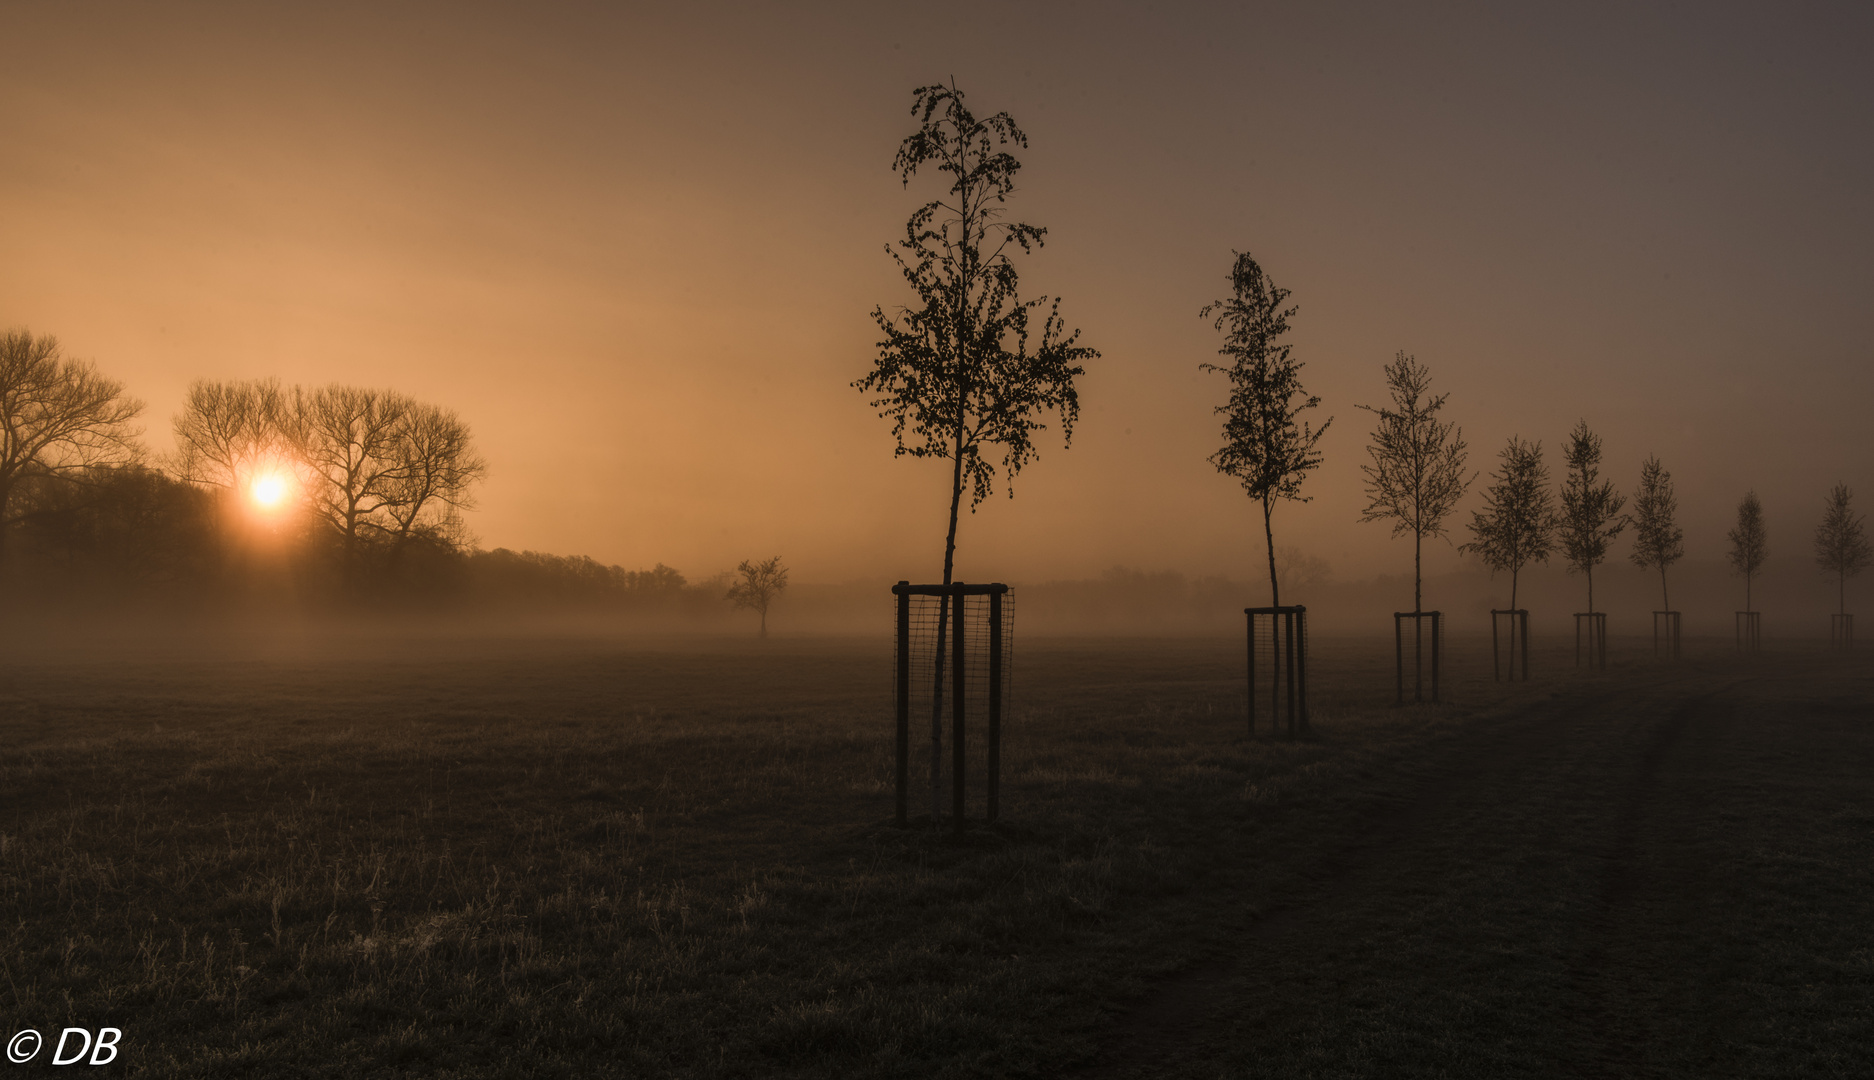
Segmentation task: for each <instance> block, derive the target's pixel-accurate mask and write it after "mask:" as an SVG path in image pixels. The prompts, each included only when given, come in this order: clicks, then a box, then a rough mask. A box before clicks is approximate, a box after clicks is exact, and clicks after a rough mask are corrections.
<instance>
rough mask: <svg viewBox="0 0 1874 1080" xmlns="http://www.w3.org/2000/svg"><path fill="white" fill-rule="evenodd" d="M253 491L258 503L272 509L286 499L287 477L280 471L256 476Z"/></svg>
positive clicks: (264, 507)
mask: <svg viewBox="0 0 1874 1080" xmlns="http://www.w3.org/2000/svg"><path fill="white" fill-rule="evenodd" d="M251 493H252V495H253V496H254V502H255V503H256V504H257V505H259V506H260V507H261V508H263V509H267V510H271V509H273V508H274V507H276V506H279V505H280V504H281V503H282V502H284V501H285V500H286V478H285V477H283V476H280V475H279V474H278V473H269V474H267V475H266V476H260V477H256V478H255V480H254V485H253V488H252V490H251Z"/></svg>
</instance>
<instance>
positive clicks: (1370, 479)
mask: <svg viewBox="0 0 1874 1080" xmlns="http://www.w3.org/2000/svg"><path fill="white" fill-rule="evenodd" d="M1385 372H1386V387H1387V389H1388V390H1390V391H1391V393H1392V405H1391V406H1390V407H1386V406H1381V407H1380V408H1374V407H1373V406H1371V405H1362V406H1360V408H1362V409H1365V410H1366V411H1367V412H1370V413H1373V414H1374V415H1376V416H1378V417H1379V425H1378V426H1377V427H1376V428H1374V430H1373V442H1372V444H1371V445H1370V446H1368V447H1367V451H1366V452H1367V456H1368V457H1369V458H1370V459H1371V460H1370V461H1369V462H1368V463H1367V464H1365V465H1362V466H1361V467H1360V469H1361V471H1362V472H1364V473H1366V477H1367V485H1366V488H1367V494H1368V495H1369V496H1370V497H1371V501H1370V502H1369V503H1368V504H1367V508H1366V510H1365V511H1364V512H1363V513H1362V514H1361V515H1360V520H1361V521H1385V520H1390V521H1391V522H1392V523H1393V527H1392V534H1393V535H1394V536H1400V535H1403V534H1405V533H1411V534H1412V610H1413V611H1422V610H1424V607H1425V605H1424V602H1423V590H1422V583H1423V580H1424V575H1423V572H1422V568H1423V565H1424V559H1423V556H1424V545H1425V538H1426V537H1427V536H1443V535H1444V531H1445V526H1444V521H1445V518H1446V517H1448V516H1449V515H1450V513H1451V511H1452V510H1454V509H1456V507H1457V504H1458V500H1459V499H1460V498H1462V497H1463V496H1464V491H1465V489H1466V488H1468V487H1470V484H1471V481H1472V480H1474V479H1476V474H1472V475H1470V476H1465V475H1464V461H1465V457H1466V450H1465V446H1464V435H1463V432H1462V431H1460V430H1459V429H1458V426H1457V425H1456V424H1454V423H1451V422H1448V421H1441V420H1439V419H1438V413H1439V410H1441V409H1443V408H1444V405H1445V398H1446V397H1448V396H1449V395H1447V394H1439V395H1437V396H1435V397H1434V396H1432V394H1431V384H1432V376H1431V372H1430V370H1428V369H1427V368H1426V367H1425V365H1423V364H1421V363H1419V362H1418V361H1417V360H1414V359H1413V358H1412V357H1410V356H1408V355H1407V354H1406V353H1405V352H1403V351H1401V352H1400V353H1399V355H1398V356H1397V357H1395V358H1394V359H1393V362H1392V363H1390V364H1387V365H1386V367H1385Z"/></svg>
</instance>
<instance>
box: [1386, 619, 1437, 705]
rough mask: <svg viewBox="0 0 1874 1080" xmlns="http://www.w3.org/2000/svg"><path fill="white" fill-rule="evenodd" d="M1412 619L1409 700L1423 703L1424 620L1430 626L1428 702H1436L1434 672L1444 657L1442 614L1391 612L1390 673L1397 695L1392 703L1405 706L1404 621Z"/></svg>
mask: <svg viewBox="0 0 1874 1080" xmlns="http://www.w3.org/2000/svg"><path fill="white" fill-rule="evenodd" d="M1407 619H1411V620H1412V700H1413V701H1424V700H1425V620H1427V619H1430V620H1431V624H1432V655H1431V669H1432V700H1433V701H1437V700H1438V673H1439V668H1440V667H1442V666H1443V665H1442V663H1441V658H1442V656H1443V654H1444V636H1445V634H1444V624H1445V615H1444V612H1442V611H1395V612H1393V613H1392V645H1393V673H1394V676H1395V679H1394V682H1395V686H1396V689H1397V694H1396V695H1395V698H1394V700H1395V701H1396V702H1397V703H1398V704H1400V705H1403V704H1405V699H1406V697H1405V621H1406V620H1407Z"/></svg>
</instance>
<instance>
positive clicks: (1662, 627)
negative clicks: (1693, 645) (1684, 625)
mask: <svg viewBox="0 0 1874 1080" xmlns="http://www.w3.org/2000/svg"><path fill="white" fill-rule="evenodd" d="M1679 645H1680V640H1679V613H1678V612H1676V611H1655V612H1653V658H1654V659H1656V660H1657V659H1658V658H1659V656H1660V653H1661V652H1664V653H1665V656H1666V659H1668V660H1677V659H1678V658H1679Z"/></svg>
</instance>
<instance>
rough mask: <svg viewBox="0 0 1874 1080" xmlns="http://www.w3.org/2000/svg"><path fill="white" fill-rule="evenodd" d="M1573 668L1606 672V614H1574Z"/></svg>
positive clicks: (1583, 612) (1596, 612)
mask: <svg viewBox="0 0 1874 1080" xmlns="http://www.w3.org/2000/svg"><path fill="white" fill-rule="evenodd" d="M1575 666H1576V667H1585V668H1588V669H1589V670H1592V671H1606V670H1607V612H1605V611H1577V612H1575Z"/></svg>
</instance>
